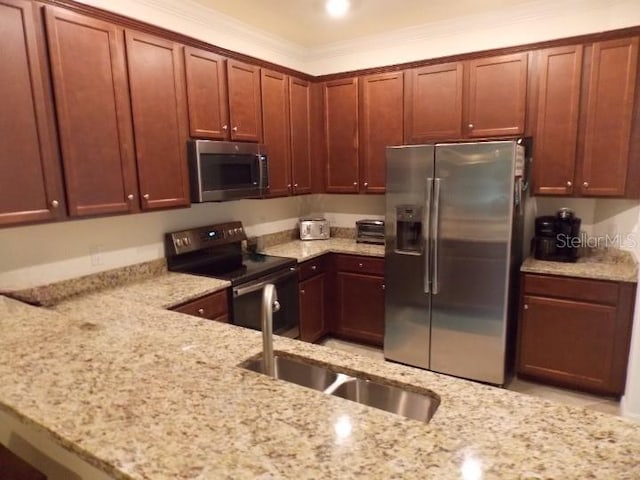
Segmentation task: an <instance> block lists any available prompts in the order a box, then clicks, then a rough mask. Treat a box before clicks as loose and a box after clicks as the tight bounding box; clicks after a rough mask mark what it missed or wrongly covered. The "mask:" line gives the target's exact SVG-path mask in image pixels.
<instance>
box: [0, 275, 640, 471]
mask: <svg viewBox="0 0 640 480" xmlns="http://www.w3.org/2000/svg"><path fill="white" fill-rule="evenodd" d="M172 277H173V276H167V277H166V280H167V282H169V283H170V282H171V281H172V280H171V278H172ZM131 288H133V289H134V290H132V291H131V292H132V295H131V297H130V298H125V295H124V293H123V295H122V296H115V295H114V293H113V291H105V292H98V293H92V294H89V295H85V296H79V297H73V298H71V299H68V300H67V301H65V302H62V303H60V304H58V305H57V306H55V307H53V309H45V308H39V307H33V306H30V305H26V304H22V303H20V302H18V301H15V300H10V299H6V298H4V297H0V331H1V332H2V334H1V335H0V378H2V381H1V382H0V408H1V409H2V410H4V411H6V412H8V413H9V414H12V415H14V416H15V417H17V418H18V419H20V420H21V421H22V422H24V423H26V424H28V425H31V426H32V427H34V428H36V429H37V430H40V431H44V432H45V433H46V434H48V435H49V436H50V438H51V439H52V440H53V441H55V442H56V443H58V444H60V445H62V446H63V447H65V448H66V449H68V450H71V451H73V452H75V453H76V454H77V455H79V456H80V457H82V458H83V459H85V460H86V461H88V462H89V463H91V464H92V465H94V466H96V467H98V468H99V469H101V470H103V471H105V472H107V474H109V475H110V476H112V477H114V478H118V479H136V480H137V479H140V480H142V479H159V480H164V479H176V478H181V479H216V480H217V479H223V478H228V479H249V478H260V479H264V480H266V479H296V480H299V479H334V478H335V479H338V478H339V479H356V478H367V479H380V480H382V479H385V480H386V479H394V478H395V479H425V478H434V479H439V480H440V479H460V478H464V479H467V478H469V479H471V478H473V479H476V478H483V479H521V480H523V479H529V480H532V479H542V478H544V479H551V478H553V479H584V478H603V479H638V478H640V463H638V458H640V424H639V423H634V422H631V421H629V420H625V419H621V418H618V417H613V416H609V415H606V414H602V413H599V412H594V411H587V410H584V409H580V408H575V407H569V406H564V405H560V404H556V403H552V402H549V401H545V400H541V399H536V398H533V397H529V396H526V395H522V394H519V393H515V392H510V391H506V390H502V389H498V388H494V387H489V386H485V385H481V384H477V383H473V382H468V381H464V380H460V379H456V378H453V377H447V376H445V375H439V374H435V373H432V372H428V371H424V370H419V369H415V368H410V367H405V366H401V365H397V364H392V363H387V362H382V361H378V360H374V359H368V358H364V357H361V356H359V355H355V354H349V353H346V352H341V351H336V350H333V349H330V348H327V347H322V346H318V345H310V344H306V343H303V342H299V341H296V340H291V339H287V338H281V337H277V338H275V341H274V342H275V349H276V350H277V351H280V352H284V354H287V355H297V356H302V357H305V358H308V359H310V360H312V361H315V362H318V363H323V364H332V365H334V367H333V368H336V369H338V370H343V371H345V372H347V373H352V372H361V374H363V375H364V376H368V377H373V378H379V379H385V381H388V382H391V383H404V384H408V385H411V386H412V388H414V389H416V388H417V389H427V390H430V391H432V392H434V393H435V394H437V395H438V397H439V398H440V401H441V403H440V406H439V408H438V411H437V412H436V414H435V416H434V418H433V419H432V421H431V422H430V423H428V424H424V423H421V422H418V421H414V420H408V419H404V418H402V417H399V416H396V415H393V414H390V413H387V412H384V411H381V410H376V409H373V408H369V407H366V406H363V405H359V404H356V403H353V402H350V401H348V400H343V399H341V398H337V397H331V396H328V395H324V394H322V393H320V392H316V391H314V390H310V389H306V388H303V387H299V386H297V385H293V384H290V383H286V382H283V381H279V380H274V379H271V378H269V377H266V376H263V375H260V374H257V373H253V372H250V371H247V370H244V369H242V368H239V367H238V365H239V364H240V363H242V362H243V361H245V360H246V359H248V358H250V357H252V356H254V355H256V354H258V353H259V352H260V350H261V336H260V333H259V332H257V331H252V330H246V329H243V328H240V327H235V326H233V325H227V324H221V323H217V322H211V321H207V320H202V319H199V318H196V317H190V316H187V315H182V314H179V313H176V312H172V311H168V310H163V309H162V308H158V306H153V305H154V304H155V301H150V302H149V301H148V300H147V299H142V298H140V297H139V296H138V294H140V291H138V292H136V291H135V288H141V287H135V286H132V287H131ZM120 293H122V292H120ZM117 295H119V293H118V294H117ZM175 300H181V299H177V298H176V299H175Z"/></svg>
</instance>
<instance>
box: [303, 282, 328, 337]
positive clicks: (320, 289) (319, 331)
mask: <svg viewBox="0 0 640 480" xmlns="http://www.w3.org/2000/svg"><path fill="white" fill-rule="evenodd" d="M324 285H325V274H324V273H321V274H320V275H316V276H315V277H311V278H310V279H308V280H305V281H304V282H300V340H303V341H305V342H315V341H316V340H318V339H320V338H321V337H323V336H324V334H325V333H326V327H325V314H324V304H325V287H324Z"/></svg>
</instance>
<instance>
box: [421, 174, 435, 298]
mask: <svg viewBox="0 0 640 480" xmlns="http://www.w3.org/2000/svg"><path fill="white" fill-rule="evenodd" d="M432 188H433V178H431V177H429V178H427V188H426V197H427V198H426V199H425V202H424V203H425V209H424V210H425V212H424V220H423V222H424V227H423V229H422V232H423V241H424V258H425V265H424V293H429V292H430V291H431V290H430V288H431V248H430V241H431V238H430V237H431V235H430V234H431V190H432Z"/></svg>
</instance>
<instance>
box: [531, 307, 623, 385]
mask: <svg viewBox="0 0 640 480" xmlns="http://www.w3.org/2000/svg"><path fill="white" fill-rule="evenodd" d="M523 308H524V309H523V313H522V321H521V325H520V329H521V332H520V353H519V373H522V374H525V375H532V376H535V377H538V378H541V379H546V380H550V381H553V382H557V383H560V384H565V385H569V386H577V387H583V388H588V389H592V390H599V391H605V392H606V391H609V392H611V393H616V392H615V390H617V388H619V386H613V385H612V381H613V379H614V378H615V374H614V373H613V372H614V367H615V365H616V364H615V348H614V346H615V342H614V338H615V336H616V308H615V307H612V306H607V305H595V304H591V303H584V302H577V301H573V300H558V299H553V298H545V297H535V296H525V297H524V307H523ZM617 393H620V391H617Z"/></svg>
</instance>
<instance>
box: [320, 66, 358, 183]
mask: <svg viewBox="0 0 640 480" xmlns="http://www.w3.org/2000/svg"><path fill="white" fill-rule="evenodd" d="M324 122H325V139H326V148H327V156H326V158H327V167H326V168H327V175H326V191H327V192H332V193H357V192H358V182H359V176H360V175H359V172H358V79H357V78H347V79H343V80H334V81H331V82H327V83H325V84H324Z"/></svg>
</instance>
